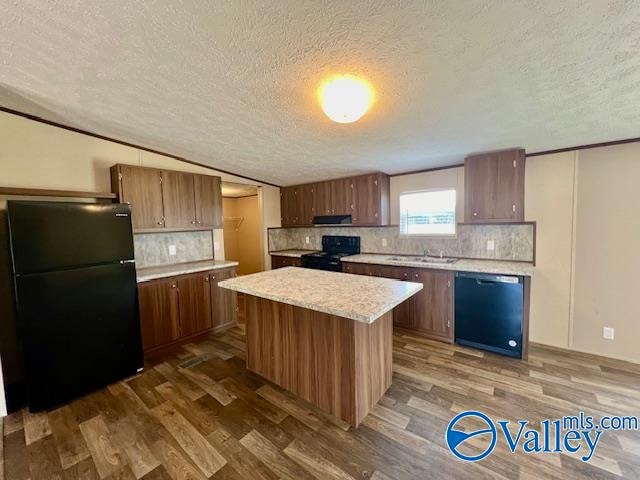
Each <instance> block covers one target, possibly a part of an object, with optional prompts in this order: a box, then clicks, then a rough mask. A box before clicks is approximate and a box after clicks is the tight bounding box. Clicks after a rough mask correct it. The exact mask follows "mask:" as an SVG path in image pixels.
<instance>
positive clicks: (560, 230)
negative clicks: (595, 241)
mask: <svg viewBox="0 0 640 480" xmlns="http://www.w3.org/2000/svg"><path fill="white" fill-rule="evenodd" d="M575 165H576V152H568V153H560V154H557V155H547V156H542V157H530V158H529V159H528V160H527V163H526V172H525V218H526V220H529V221H536V222H537V225H536V227H537V228H536V257H537V258H536V269H535V276H534V278H533V281H532V284H531V311H530V330H529V332H530V337H531V341H533V342H539V343H544V344H546V345H553V346H556V347H565V348H566V347H568V345H569V317H570V310H571V309H570V299H571V255H572V248H573V244H572V242H573V201H574V196H573V191H574V188H573V183H574V182H573V179H574V171H575Z"/></svg>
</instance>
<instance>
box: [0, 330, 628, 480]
mask: <svg viewBox="0 0 640 480" xmlns="http://www.w3.org/2000/svg"><path fill="white" fill-rule="evenodd" d="M244 357H245V345H244V334H243V330H242V328H241V327H237V328H233V329H231V330H228V331H226V332H222V333H218V334H214V335H211V336H210V337H209V338H207V339H205V340H203V341H200V342H198V343H194V344H189V345H187V346H184V347H182V348H180V349H179V350H177V351H176V352H175V353H174V354H172V355H169V356H167V357H165V358H162V359H161V360H160V361H159V362H158V363H155V364H154V365H149V367H148V368H147V369H146V370H145V371H144V372H143V373H141V374H140V375H138V376H136V377H134V378H131V379H128V380H126V381H122V382H119V383H117V384H114V385H111V386H109V387H108V388H106V389H103V390H100V391H98V392H95V393H93V394H91V395H88V396H86V397H84V398H81V399H78V400H76V401H74V402H72V403H71V404H69V405H65V406H63V407H61V408H58V409H56V410H53V411H50V412H48V413H41V414H29V413H28V412H26V411H23V412H18V413H14V414H12V415H10V416H9V417H7V418H5V419H4V421H3V425H2V427H3V431H4V434H3V435H2V436H0V439H1V440H2V448H1V449H0V452H2V453H3V456H2V459H1V461H2V463H3V465H4V470H3V471H4V479H6V480H25V479H31V480H40V479H46V480H53V479H68V480H72V479H98V478H101V479H105V478H108V479H139V478H143V479H145V480H160V479H203V478H216V479H232V478H240V479H252V478H256V479H276V478H284V479H296V480H297V479H311V478H318V479H351V478H354V479H366V478H373V479H379V480H380V479H388V478H390V479H398V480H399V479H414V478H415V479H431V478H442V479H458V478H469V479H490V478H491V479H493V478H507V479H540V478H554V479H562V480H567V479H569V480H570V479H579V478H589V479H600V478H602V479H619V478H629V479H638V478H640V437H639V434H638V432H625V433H613V432H605V433H603V436H602V440H601V442H600V445H599V446H598V449H597V452H596V455H595V456H594V458H593V459H592V460H591V462H589V463H588V464H585V463H582V462H581V461H580V460H579V459H577V458H576V457H574V456H570V455H564V454H562V455H561V454H544V455H543V454H539V455H526V454H524V453H518V454H511V453H509V452H508V451H507V450H506V448H505V445H504V444H505V442H504V441H503V442H502V444H500V442H499V447H498V448H496V450H495V451H494V453H493V454H492V455H491V456H489V457H487V458H486V459H485V460H483V461H481V462H477V463H463V462H461V461H459V460H457V459H455V458H454V457H453V456H452V455H451V453H450V452H449V451H448V449H447V448H446V446H445V442H444V431H445V429H446V426H447V424H448V422H449V421H450V420H451V418H452V417H453V416H454V415H455V414H456V413H458V412H460V411H464V410H467V409H479V410H482V411H484V412H485V413H487V414H488V415H490V416H492V418H494V419H497V418H506V419H512V420H516V419H520V418H522V419H528V420H531V421H537V422H539V421H541V420H543V419H546V418H558V417H561V416H562V415H573V414H576V413H577V411H578V410H580V409H584V410H586V411H588V412H591V413H594V414H596V415H599V414H604V413H610V414H627V415H629V414H633V415H637V414H638V413H639V411H640V408H639V407H640V365H634V364H629V363H625V362H619V361H614V360H609V359H604V358H600V357H594V356H590V355H585V354H579V353H568V352H563V351H559V350H555V349H551V348H542V347H533V348H532V349H531V352H530V355H529V360H528V361H527V362H521V361H518V360H512V359H508V358H505V357H499V356H496V355H491V354H488V353H483V352H480V351H477V350H471V349H467V348H462V347H458V346H454V345H448V344H443V343H438V342H433V341H429V340H425V339H423V338H421V337H419V336H416V335H413V334H411V333H408V332H402V331H398V330H396V332H395V334H394V377H393V384H392V385H391V388H390V389H389V391H388V392H387V394H386V395H385V396H384V397H383V399H382V400H381V401H380V402H379V404H378V405H376V406H375V407H374V409H373V410H372V412H371V414H370V415H369V416H368V417H367V418H366V419H365V420H364V421H363V423H362V424H361V425H360V427H359V428H358V429H355V430H354V429H352V428H351V429H349V428H348V427H347V426H346V425H345V424H343V423H342V422H340V421H338V420H335V419H332V418H330V417H328V416H326V415H324V414H323V413H322V412H320V411H319V410H317V409H315V408H313V407H311V406H309V405H308V404H306V403H304V402H303V401H301V400H298V399H296V398H295V397H293V396H292V395H289V394H288V393H286V392H284V391H283V390H281V389H280V388H278V387H276V386H274V385H272V384H270V383H268V382H267V381H265V380H263V379H261V378H260V377H258V376H257V375H254V374H252V373H250V372H248V371H247V370H246V369H245V366H244ZM1 472H2V469H0V473H1ZM1 477H2V476H1V475H0V478H1Z"/></svg>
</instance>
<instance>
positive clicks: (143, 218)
mask: <svg viewBox="0 0 640 480" xmlns="http://www.w3.org/2000/svg"><path fill="white" fill-rule="evenodd" d="M161 182H162V176H161V173H160V170H155V169H150V168H139V167H134V166H129V165H115V166H114V167H112V168H111V189H112V190H113V191H114V192H115V193H117V194H118V200H119V201H120V202H122V203H129V204H131V217H132V223H133V228H134V229H142V228H161V227H163V226H164V212H163V207H162V183H161Z"/></svg>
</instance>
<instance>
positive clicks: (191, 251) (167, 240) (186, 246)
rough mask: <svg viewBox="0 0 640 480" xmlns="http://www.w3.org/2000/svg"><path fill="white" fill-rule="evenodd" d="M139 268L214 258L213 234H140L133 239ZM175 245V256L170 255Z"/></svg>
mask: <svg viewBox="0 0 640 480" xmlns="http://www.w3.org/2000/svg"><path fill="white" fill-rule="evenodd" d="M133 245H134V249H135V255H136V265H137V267H138V268H144V267H153V266H157V265H169V264H173V263H183V262H197V261H199V260H210V259H212V258H213V232H212V231H211V230H206V231H197V232H166V233H165V232H159V233H139V234H136V235H134V237H133ZM171 245H174V246H175V247H176V249H175V255H170V254H169V247H170V246H171Z"/></svg>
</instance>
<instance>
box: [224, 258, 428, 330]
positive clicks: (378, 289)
mask: <svg viewBox="0 0 640 480" xmlns="http://www.w3.org/2000/svg"><path fill="white" fill-rule="evenodd" d="M218 286H220V287H222V288H228V289H229V290H235V291H237V292H241V293H246V294H248V295H254V296H256V297H262V298H266V299H268V300H274V301H276V302H281V303H286V304H289V305H295V306H297V307H302V308H308V309H309V310H315V311H318V312H323V313H328V314H330V315H337V316H340V317H345V318H349V319H351V320H355V321H358V322H363V323H373V322H374V321H375V320H377V319H378V318H380V317H381V316H382V315H384V314H385V313H387V312H388V311H389V310H391V309H392V308H394V307H395V306H397V305H399V304H400V303H402V302H404V301H405V300H406V299H407V298H409V297H410V296H412V295H413V294H415V293H417V292H419V291H420V290H422V284H421V283H414V282H401V281H398V280H390V279H388V278H378V277H367V276H363V275H351V274H349V273H339V272H327V271H324V270H312V269H308V268H298V267H285V268H278V269H276V270H268V271H266V272H260V273H254V274H252V275H245V276H242V277H236V278H231V279H229V280H224V281H222V282H220V283H219V284H218Z"/></svg>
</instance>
